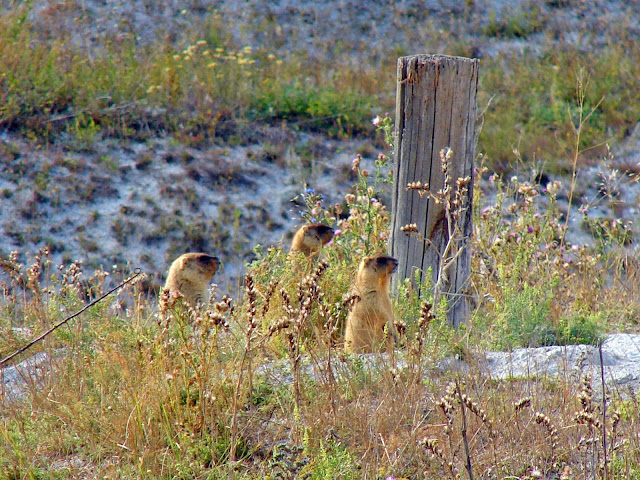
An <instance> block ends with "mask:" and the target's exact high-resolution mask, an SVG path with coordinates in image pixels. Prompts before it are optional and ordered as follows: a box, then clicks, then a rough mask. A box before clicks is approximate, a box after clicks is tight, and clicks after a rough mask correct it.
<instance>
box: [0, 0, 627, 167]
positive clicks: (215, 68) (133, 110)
mask: <svg viewBox="0 0 640 480" xmlns="http://www.w3.org/2000/svg"><path fill="white" fill-rule="evenodd" d="M30 8H31V7H30V6H28V5H27V6H20V7H16V8H14V9H13V10H12V11H10V12H8V13H6V14H5V15H4V16H3V17H2V18H1V19H0V27H1V28H0V32H2V33H0V72H2V73H1V75H2V77H1V78H0V86H1V89H0V91H1V92H2V102H0V126H1V127H3V128H8V129H11V130H18V131H21V132H23V133H25V134H26V135H28V136H31V137H33V138H36V139H38V140H39V141H50V142H53V141H56V139H57V138H58V137H57V134H58V133H59V132H61V131H67V132H69V133H70V134H71V136H72V137H73V138H75V145H76V148H78V149H83V148H90V147H91V145H92V143H93V142H94V141H95V140H98V139H99V138H101V136H105V135H115V136H120V137H125V138H145V137H148V136H149V135H153V134H154V132H162V131H168V132H171V133H173V134H175V135H176V136H177V137H178V138H179V139H181V140H183V141H187V142H194V143H198V142H201V141H203V140H204V139H216V138H217V139H227V140H231V141H238V140H239V141H244V142H246V141H250V139H251V129H250V128H249V125H250V124H252V123H253V122H256V121H259V122H278V123H281V122H282V121H286V123H287V124H288V125H290V126H292V127H294V128H300V129H306V130H312V131H317V132H324V133H326V134H329V135H331V136H336V137H345V136H353V135H361V134H365V135H366V134H368V132H370V131H371V128H370V120H371V118H372V117H373V116H374V111H375V110H377V109H378V108H382V111H385V110H386V111H393V110H394V107H393V100H394V95H393V94H390V92H393V90H394V89H395V68H394V63H395V58H396V57H395V55H396V54H395V53H394V52H388V55H387V57H385V56H384V55H383V56H382V57H381V58H383V60H380V59H379V57H376V58H371V59H367V58H362V59H360V61H359V64H358V68H357V69H356V68H354V67H353V66H352V63H353V62H351V61H350V60H349V59H350V57H349V54H348V53H346V50H341V49H340V48H338V49H337V50H336V52H334V55H333V60H332V62H331V63H322V60H321V59H320V60H318V59H311V58H309V56H308V54H306V53H305V52H301V51H291V52H288V53H287V54H286V55H284V56H276V55H275V54H274V53H272V52H270V51H269V46H268V45H265V46H264V47H262V48H261V49H259V50H251V49H248V48H247V47H244V46H238V45H233V43H232V41H231V35H229V34H227V33H226V30H225V28H226V26H225V24H224V22H223V20H222V19H221V17H220V15H219V14H217V13H212V14H210V16H209V17H207V19H206V20H205V21H204V22H203V23H202V25H201V26H200V27H199V28H198V29H197V30H194V31H189V32H186V33H185V35H184V40H182V41H180V42H176V43H166V41H158V42H157V43H154V44H151V45H147V46H144V47H138V46H136V45H135V44H134V42H133V41H130V40H124V41H121V42H115V41H105V42H104V44H103V45H102V46H101V49H97V50H96V51H95V52H91V54H90V55H89V54H88V53H87V51H86V50H84V49H80V48H77V47H74V46H73V45H74V44H73V43H72V42H70V41H69V39H68V38H65V37H64V36H63V35H64V34H62V33H61V34H60V35H61V36H60V37H59V38H46V37H44V35H43V34H42V33H38V31H36V29H35V28H34V26H33V25H32V24H30V23H29V20H28V17H27V13H28V12H29V9H30ZM537 18H538V17H537V16H536V14H535V13H531V14H524V13H523V14H521V15H520V16H518V15H515V14H514V15H512V16H511V17H506V19H503V20H501V21H500V22H501V23H500V22H497V21H494V22H493V23H492V24H491V25H494V24H495V28H494V29H493V30H495V29H496V28H497V29H498V30H496V31H495V32H494V31H493V30H491V31H487V32H484V35H487V36H491V35H497V34H498V33H499V32H498V31H500V32H502V33H500V34H501V35H527V34H528V33H530V32H532V31H538V30H539V28H538V27H536V25H537V23H536V19H537ZM505 22H506V23H505ZM503 23H504V25H503ZM498 27H500V28H498ZM265 28H266V27H265ZM479 35H482V32H479ZM444 38H445V39H447V42H448V45H447V47H446V48H445V49H444V53H449V52H450V53H454V54H455V53H459V51H460V49H462V50H465V49H467V47H468V45H467V46H465V45H461V44H460V41H459V40H458V39H455V38H451V37H444ZM431 40H433V39H431ZM341 48H342V49H345V47H344V46H343V47H341ZM320 58H323V57H320ZM639 58H640V47H638V45H637V42H634V41H633V40H632V39H630V38H624V36H623V37H621V38H620V39H619V41H614V40H612V41H611V42H610V43H609V44H607V45H605V46H604V47H603V48H600V49H599V50H598V51H594V52H589V51H583V50H580V49H579V48H577V47H575V46H573V45H569V44H566V45H564V46H563V45H560V46H558V45H551V43H549V44H548V45H547V46H544V44H543V47H542V51H541V52H539V53H535V54H534V53H530V54H529V55H524V56H522V55H520V54H517V55H516V54H508V53H507V54H501V55H500V56H496V57H493V58H491V57H489V58H483V59H482V62H481V68H480V89H479V96H478V104H479V110H480V111H482V110H483V109H484V108H485V106H487V105H488V108H487V109H486V112H485V118H484V128H483V130H482V131H481V134H480V142H479V149H480V150H481V151H483V152H484V153H485V154H486V156H487V158H488V160H487V161H488V165H490V166H491V167H492V168H494V169H496V170H501V171H505V170H509V169H511V168H512V167H513V165H514V164H515V163H516V162H517V161H524V162H525V163H526V164H532V163H534V162H540V161H542V162H545V165H547V166H548V168H550V169H552V170H557V171H566V170H568V168H569V167H568V163H570V161H569V160H567V159H568V158H569V159H570V158H572V153H573V150H574V149H575V145H574V144H573V127H574V126H575V125H576V124H577V122H578V119H577V118H576V117H577V111H578V109H579V103H578V96H577V93H576V92H577V91H578V87H577V81H578V77H579V75H581V76H582V77H583V78H585V79H587V81H586V83H588V85H586V88H584V91H585V92H586V98H585V103H584V105H583V108H584V110H585V111H591V110H592V109H593V112H592V118H591V121H590V122H589V124H588V125H587V126H586V127H585V130H584V131H583V132H582V135H581V144H580V147H581V149H584V148H585V147H589V148H591V147H593V146H594V145H599V144H602V143H603V142H607V141H615V140H616V139H620V138H622V137H623V136H624V135H625V134H626V133H627V132H628V131H629V130H630V129H632V128H633V126H634V125H635V123H636V122H637V119H638V118H639V116H640V107H639V106H638V105H640V102H639V101H638V100H639V98H638V97H639V95H640V94H639V93H638V92H640V85H639V80H638V79H639V78H640V71H639V70H638V69H639V68H640V67H638V65H640V62H639V61H638V59H639ZM378 111H379V110H378ZM514 150H517V154H514ZM601 154H602V149H598V148H595V149H590V150H588V151H585V152H584V153H583V155H581V159H580V160H581V162H582V161H591V160H593V159H596V158H599V156H601Z"/></svg>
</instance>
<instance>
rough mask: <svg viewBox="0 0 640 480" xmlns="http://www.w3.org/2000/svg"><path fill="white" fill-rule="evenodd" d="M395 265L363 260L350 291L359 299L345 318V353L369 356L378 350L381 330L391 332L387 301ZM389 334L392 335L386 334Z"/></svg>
mask: <svg viewBox="0 0 640 480" xmlns="http://www.w3.org/2000/svg"><path fill="white" fill-rule="evenodd" d="M397 268H398V261H397V260H396V259H395V258H393V257H389V256H387V255H374V256H372V257H365V258H363V259H362V261H361V262H360V268H359V269H358V275H357V276H356V281H355V284H354V286H353V291H354V293H355V294H356V295H358V297H360V299H359V300H358V301H357V302H356V304H355V305H354V307H353V309H352V310H351V312H349V315H348V316H347V326H346V329H345V335H344V350H345V352H347V353H369V352H372V351H374V350H377V349H380V348H381V346H382V345H381V344H382V342H383V340H384V326H385V325H388V327H387V328H389V329H391V328H393V306H392V305H391V299H390V298H389V284H390V281H391V274H392V273H393V272H395V271H396V269H397ZM389 334H391V331H389Z"/></svg>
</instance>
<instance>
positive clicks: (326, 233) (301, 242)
mask: <svg viewBox="0 0 640 480" xmlns="http://www.w3.org/2000/svg"><path fill="white" fill-rule="evenodd" d="M333 233H334V231H333V228H331V227H330V226H329V225H324V224H322V223H310V224H308V225H303V226H302V227H300V228H299V229H298V231H297V232H296V234H295V236H294V237H293V241H292V242H291V251H292V252H302V253H304V254H305V255H306V256H311V255H312V254H315V253H317V252H319V251H320V249H321V248H322V246H323V245H326V244H327V243H329V242H330V241H331V239H332V238H333Z"/></svg>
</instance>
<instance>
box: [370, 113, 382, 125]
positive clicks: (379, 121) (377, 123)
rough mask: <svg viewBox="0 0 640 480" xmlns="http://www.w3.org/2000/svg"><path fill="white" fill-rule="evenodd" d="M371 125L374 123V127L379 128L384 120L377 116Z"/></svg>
mask: <svg viewBox="0 0 640 480" xmlns="http://www.w3.org/2000/svg"><path fill="white" fill-rule="evenodd" d="M371 123H373V126H374V127H378V126H379V125H380V123H382V118H380V115H376V117H375V118H374V119H373V120H371Z"/></svg>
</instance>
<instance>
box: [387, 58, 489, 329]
mask: <svg viewBox="0 0 640 480" xmlns="http://www.w3.org/2000/svg"><path fill="white" fill-rule="evenodd" d="M477 88H478V60H477V59H469V58H462V57H449V56H444V55H415V56H410V57H402V58H399V59H398V84H397V98H396V129H395V133H396V139H395V152H394V157H395V172H394V189H393V193H392V195H393V201H392V214H393V216H392V222H391V237H390V241H389V249H390V254H391V255H392V256H394V257H395V258H396V259H398V263H399V265H398V275H397V276H396V278H395V284H394V288H395V289H397V286H398V282H402V281H403V279H405V278H411V279H412V281H413V279H414V278H415V271H416V269H417V270H418V271H419V274H420V276H419V278H420V285H422V282H424V281H425V280H427V278H426V275H427V272H428V271H429V269H431V285H432V286H433V287H434V297H435V298H436V299H437V298H438V297H440V296H442V297H444V298H446V299H447V304H448V310H447V318H448V319H449V321H450V323H451V324H452V325H454V326H458V325H460V324H461V323H464V322H466V321H467V320H468V318H469V302H468V296H467V295H466V294H467V293H468V289H467V286H468V282H469V274H470V271H471V250H470V239H471V235H472V231H473V226H472V216H471V213H472V212H471V208H472V198H473V161H474V156H475V145H476V93H477ZM447 148H449V149H451V151H452V154H451V159H450V162H449V178H450V179H451V181H450V182H449V185H448V186H449V190H448V193H447V190H446V189H445V190H444V191H443V189H444V187H445V175H444V173H443V168H442V158H441V151H442V150H443V149H447ZM458 178H466V179H468V184H467V185H466V189H465V187H462V188H460V185H459V184H458V183H457V180H458ZM414 182H421V183H420V184H421V185H422V186H424V185H425V184H427V185H428V192H429V193H428V194H426V195H424V196H422V197H421V196H420V195H419V193H420V191H422V193H423V194H424V193H425V192H426V191H427V190H426V189H424V188H422V189H420V188H417V189H413V190H408V189H407V185H408V184H410V183H414ZM457 191H459V192H461V193H462V194H463V196H464V198H462V199H461V201H462V205H463V208H462V210H461V214H460V215H458V216H456V215H452V213H455V212H453V210H448V209H447V208H446V202H439V201H437V200H438V199H437V197H440V198H443V197H444V196H446V195H450V196H452V197H451V198H454V197H455V195H456V192H457ZM438 192H440V193H438ZM459 211H460V210H459ZM408 224H415V226H416V228H415V229H414V228H409V229H406V228H405V229H404V230H405V231H402V230H401V228H402V227H403V226H405V225H408ZM412 230H413V232H411V231H412ZM420 285H415V284H414V287H416V288H420ZM440 298H441V297H440Z"/></svg>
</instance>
